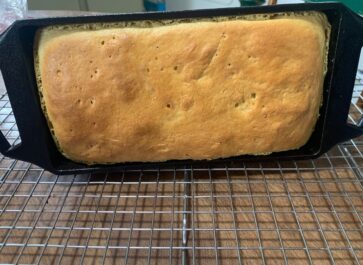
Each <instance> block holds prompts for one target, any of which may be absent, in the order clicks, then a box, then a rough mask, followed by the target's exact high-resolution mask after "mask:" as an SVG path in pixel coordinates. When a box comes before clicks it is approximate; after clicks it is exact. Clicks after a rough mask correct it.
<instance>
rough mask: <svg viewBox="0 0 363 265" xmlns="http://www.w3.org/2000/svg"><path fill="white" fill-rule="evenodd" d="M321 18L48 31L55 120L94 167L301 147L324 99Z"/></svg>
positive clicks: (72, 151) (45, 73)
mask: <svg viewBox="0 0 363 265" xmlns="http://www.w3.org/2000/svg"><path fill="white" fill-rule="evenodd" d="M325 23H326V21H325V20H324V19H323V18H322V16H321V15H317V14H311V15H308V16H304V17H302V16H300V17H299V16H297V17H281V18H277V19H269V20H259V21H246V20H229V21H219V22H207V21H203V22H193V23H180V24H173V25H169V26H159V27H149V28H136V27H134V28H111V29H98V30H92V31H87V30H82V29H78V30H74V29H73V30H71V31H70V30H68V31H67V30H66V29H62V30H56V29H48V30H43V31H42V32H41V33H40V38H39V46H38V47H39V48H38V50H37V52H38V53H39V54H38V56H39V57H38V60H39V61H38V63H37V64H36V68H37V69H38V71H39V76H38V82H39V83H40V80H41V85H40V87H41V92H42V94H43V100H44V107H45V110H46V115H47V117H48V119H49V122H50V123H51V125H52V127H53V129H54V136H55V138H56V140H57V142H58V144H59V147H60V149H61V151H62V152H63V153H64V155H65V156H67V157H69V158H70V159H73V160H76V161H83V162H85V163H89V164H91V163H116V162H126V161H164V160H170V159H213V158H219V157H228V156H235V155H240V154H263V153H270V152H277V151H283V150H290V149H296V148H299V147H301V146H302V145H304V144H305V143H306V142H307V140H308V139H309V137H310V135H311V133H312V131H313V128H314V126H315V123H316V120H317V117H318V112H319V106H320V102H321V97H322V86H323V79H324V68H325V65H324V60H325V53H326V52H325V46H326V45H325V44H326V36H325V34H326V33H325V30H326V29H327V27H328V26H327V24H325Z"/></svg>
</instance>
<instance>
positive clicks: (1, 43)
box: [0, 31, 11, 155]
mask: <svg viewBox="0 0 363 265" xmlns="http://www.w3.org/2000/svg"><path fill="white" fill-rule="evenodd" d="M5 34H6V31H5V32H3V33H2V34H1V35H0V71H1V70H4V71H2V72H1V73H2V78H3V80H4V83H5V82H6V80H5V79H6V78H5V75H6V74H5V68H4V67H5V63H4V54H6V48H5ZM5 89H6V83H5ZM10 147H11V145H10V143H9V142H8V140H7V139H6V137H5V135H4V134H3V133H2V132H1V131H0V152H1V153H2V154H3V155H6V153H7V152H8V150H9V149H10Z"/></svg>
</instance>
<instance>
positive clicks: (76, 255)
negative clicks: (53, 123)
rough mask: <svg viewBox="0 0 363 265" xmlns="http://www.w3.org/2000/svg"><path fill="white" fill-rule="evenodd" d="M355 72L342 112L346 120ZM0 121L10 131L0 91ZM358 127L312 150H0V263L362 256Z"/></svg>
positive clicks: (14, 138)
mask: <svg viewBox="0 0 363 265" xmlns="http://www.w3.org/2000/svg"><path fill="white" fill-rule="evenodd" d="M362 89H363V80H362V79H360V78H357V81H356V91H358V92H359V93H355V94H354V95H355V96H354V97H353V101H352V107H351V111H350V115H349V120H348V122H351V123H357V122H358V119H359V118H360V117H361V116H362V110H361V108H360V107H359V104H360V101H359V99H362V98H361V96H360V91H361V90H362ZM0 128H1V130H2V131H3V133H4V134H6V136H7V139H8V140H9V141H10V142H11V143H14V142H15V143H16V142H18V141H20V139H19V133H18V131H17V128H16V124H15V120H14V116H13V114H12V110H11V107H10V104H9V101H8V98H7V96H6V95H4V96H3V97H2V98H1V99H0ZM362 144H363V142H362V138H357V139H354V140H351V141H348V142H346V143H343V144H340V145H338V146H336V147H335V148H333V149H332V150H331V151H329V152H328V153H327V154H325V155H323V156H322V157H320V158H318V159H315V160H308V161H289V162H281V161H280V162H279V161H276V162H269V163H243V164H236V165H235V166H234V167H230V168H227V167H220V168H175V169H155V170H144V171H141V170H131V171H125V172H119V173H112V174H111V173H110V174H106V175H100V174H89V175H69V176H57V175H52V174H51V173H49V172H46V171H44V170H42V169H41V168H38V167H37V166H35V165H32V164H29V163H25V162H22V161H17V160H12V159H8V158H6V157H1V158H0V263H6V264H67V263H68V264H70V263H75V264H120V263H121V264H209V265H210V264H257V263H258V264H284V263H285V264H288V263H298V264H350V263H351V264H360V263H363V183H362V181H363V179H362V166H363V155H362V152H363V147H362Z"/></svg>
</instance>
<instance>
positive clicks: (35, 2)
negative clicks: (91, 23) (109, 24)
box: [0, 0, 143, 12]
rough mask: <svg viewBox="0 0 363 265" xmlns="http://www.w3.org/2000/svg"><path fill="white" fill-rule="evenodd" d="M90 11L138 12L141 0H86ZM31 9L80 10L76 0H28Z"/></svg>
mask: <svg viewBox="0 0 363 265" xmlns="http://www.w3.org/2000/svg"><path fill="white" fill-rule="evenodd" d="M0 1H1V0H0ZM87 2H88V6H89V9H90V10H91V11H99V12H140V11H142V10H143V4H142V0H103V1H101V0H87ZM28 8H29V9H31V10H80V8H79V2H78V0H28Z"/></svg>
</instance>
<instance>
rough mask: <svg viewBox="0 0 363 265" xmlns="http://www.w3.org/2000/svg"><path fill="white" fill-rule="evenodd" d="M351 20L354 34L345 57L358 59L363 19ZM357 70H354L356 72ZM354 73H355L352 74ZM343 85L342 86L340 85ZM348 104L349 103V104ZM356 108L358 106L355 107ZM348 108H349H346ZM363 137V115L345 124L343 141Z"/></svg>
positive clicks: (362, 41) (354, 18)
mask: <svg viewBox="0 0 363 265" xmlns="http://www.w3.org/2000/svg"><path fill="white" fill-rule="evenodd" d="M352 18H353V20H354V22H353V23H352V24H354V25H356V27H355V29H354V30H353V32H354V33H355V34H353V35H351V36H350V39H349V40H348V41H349V43H351V46H350V47H349V50H348V49H346V50H348V51H347V53H345V57H347V56H351V57H356V56H358V58H359V54H360V52H361V49H362V46H363V34H362V32H363V17H361V16H358V15H357V14H353V17H352ZM350 60H353V61H354V58H350ZM358 60H359V59H357V64H358ZM361 60H363V58H361ZM358 67H359V66H358ZM356 70H357V69H355V71H356ZM354 73H355V72H354ZM342 85H343V84H342ZM349 103H350V102H349ZM357 107H358V106H357ZM348 108H349V106H348ZM361 135H363V114H362V116H361V117H360V119H359V121H358V122H357V123H356V124H347V123H346V126H345V130H344V132H343V134H342V137H343V139H342V140H343V141H346V140H349V139H352V138H355V137H358V136H361Z"/></svg>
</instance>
